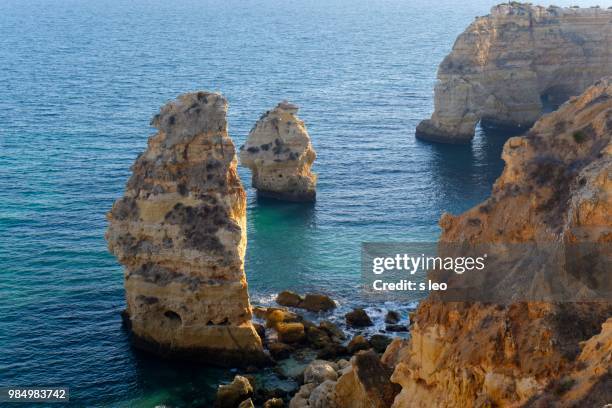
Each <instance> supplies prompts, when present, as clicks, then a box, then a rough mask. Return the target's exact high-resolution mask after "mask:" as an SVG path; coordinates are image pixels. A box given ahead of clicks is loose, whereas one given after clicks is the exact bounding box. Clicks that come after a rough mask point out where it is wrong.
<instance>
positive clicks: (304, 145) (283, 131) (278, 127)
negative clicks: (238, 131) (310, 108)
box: [240, 102, 317, 201]
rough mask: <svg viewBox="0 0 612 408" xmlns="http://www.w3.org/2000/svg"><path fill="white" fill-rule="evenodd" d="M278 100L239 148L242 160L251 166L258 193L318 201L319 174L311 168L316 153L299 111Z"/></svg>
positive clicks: (292, 199)
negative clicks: (317, 185) (316, 198)
mask: <svg viewBox="0 0 612 408" xmlns="http://www.w3.org/2000/svg"><path fill="white" fill-rule="evenodd" d="M297 111H298V107H297V106H295V105H293V104H290V103H288V102H281V103H279V104H278V105H277V106H276V108H274V109H272V110H271V111H268V112H266V113H265V114H264V115H263V116H262V117H261V118H260V119H259V120H258V121H257V123H256V124H255V126H254V127H253V129H252V130H251V132H250V133H249V136H248V139H247V141H246V143H245V144H244V145H243V146H242V147H241V148H240V162H241V164H242V165H243V166H246V167H248V168H250V169H251V171H252V173H253V180H252V181H253V187H254V188H256V189H257V192H258V194H260V195H263V196H268V197H272V198H277V199H281V200H287V201H315V197H316V190H315V188H316V182H317V177H316V176H315V175H314V174H313V173H312V172H311V171H310V168H311V166H312V163H313V162H314V160H315V158H316V154H315V151H314V149H313V148H312V145H311V144H310V136H309V135H308V132H307V131H306V127H305V126H304V122H302V121H301V120H300V119H299V118H298V117H297V116H296V113H297Z"/></svg>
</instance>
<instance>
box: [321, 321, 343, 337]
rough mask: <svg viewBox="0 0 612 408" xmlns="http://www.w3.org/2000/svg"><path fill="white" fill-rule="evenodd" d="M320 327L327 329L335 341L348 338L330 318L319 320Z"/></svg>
mask: <svg viewBox="0 0 612 408" xmlns="http://www.w3.org/2000/svg"><path fill="white" fill-rule="evenodd" d="M319 328H321V329H323V330H325V331H326V332H327V334H328V335H329V336H330V337H331V339H332V340H333V341H335V342H340V341H342V340H344V339H345V338H346V336H345V334H344V332H343V331H342V330H341V329H340V328H339V327H338V326H336V325H335V324H333V323H332V322H330V321H329V320H321V321H320V322H319Z"/></svg>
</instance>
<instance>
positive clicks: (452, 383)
mask: <svg viewBox="0 0 612 408" xmlns="http://www.w3.org/2000/svg"><path fill="white" fill-rule="evenodd" d="M611 140H612V80H610V79H605V80H601V81H599V82H597V83H596V84H595V85H594V86H592V87H590V88H588V89H587V90H586V91H585V92H584V93H583V94H582V95H581V96H579V97H578V98H571V99H570V100H569V101H568V102H567V103H565V104H564V105H563V106H561V108H560V109H559V110H558V111H556V112H554V113H552V114H549V115H546V116H544V117H543V118H541V119H540V120H539V121H538V122H537V123H536V124H535V125H534V127H533V128H532V129H531V130H530V131H529V132H528V133H527V135H526V136H524V137H515V138H511V139H510V140H509V141H508V142H507V143H506V145H505V147H504V152H503V159H504V161H505V162H506V166H505V169H504V172H503V174H502V176H501V177H500V178H499V179H498V180H497V182H496V183H495V185H494V188H493V192H492V195H491V197H490V198H489V199H487V200H486V201H485V202H484V203H482V204H480V205H478V206H476V207H475V208H472V209H471V210H469V211H467V212H466V213H464V214H462V215H460V216H451V215H445V216H443V217H442V219H441V221H440V225H441V227H442V229H443V232H442V236H441V242H442V243H447V242H448V243H464V242H468V243H473V244H477V243H485V244H488V243H500V244H503V243H546V242H563V243H568V244H569V243H596V244H598V245H600V246H598V248H603V250H604V251H606V250H607V251H609V248H610V246H609V244H610V243H611V242H612V217H611V216H610V214H611V213H612V180H611V178H612V177H611V176H612V142H611ZM606 244H607V245H606ZM604 255H605V256H610V254H609V252H605V254H604ZM585 262H586V264H584V265H583V268H582V269H581V272H582V273H583V274H586V273H588V272H589V267H588V262H589V260H588V259H585ZM524 272H525V275H526V276H528V274H529V271H524ZM610 316H612V304H611V303H607V302H593V303H578V302H575V303H573V302H566V303H544V302H520V303H514V304H510V305H493V304H482V303H468V302H449V303H445V302H440V301H436V300H435V298H433V297H432V296H430V298H428V299H427V300H426V301H424V302H422V303H421V304H420V305H419V308H418V310H417V312H416V314H415V316H414V319H413V326H412V329H411V340H410V342H409V344H408V345H407V346H405V347H402V348H401V349H400V350H394V351H393V353H391V354H393V355H394V357H393V358H394V359H395V360H396V361H395V364H396V368H395V371H394V373H393V376H392V378H391V380H392V381H394V382H396V383H399V384H400V385H401V386H402V391H401V392H400V394H399V395H398V396H397V397H396V399H395V401H394V405H393V406H394V407H441V406H444V407H477V406H478V407H479V406H524V405H526V406H531V405H530V404H532V403H534V401H536V400H537V401H540V402H542V404H540V405H533V406H561V407H563V406H602V405H603V404H604V403H605V402H606V401H608V402H609V401H610V400H612V395H611V393H612V387H610V386H609V385H610V381H611V377H610V370H611V368H612V355H611V354H610V350H611V348H612V343H611V342H612V337H611V336H610V329H611V326H610V320H608V323H605V324H604V322H605V321H606V320H607V319H608V318H609V317H610ZM602 325H603V332H601V334H599V333H600V331H602ZM594 336H596V337H594ZM585 341H586V343H584V342H585ZM395 347H396V349H397V345H395ZM602 350H603V351H602ZM545 402H547V403H548V405H547V404H545ZM598 404H599V405H598Z"/></svg>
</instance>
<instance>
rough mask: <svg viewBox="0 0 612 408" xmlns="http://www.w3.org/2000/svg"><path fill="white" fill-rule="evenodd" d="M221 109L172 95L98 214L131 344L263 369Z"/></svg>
mask: <svg viewBox="0 0 612 408" xmlns="http://www.w3.org/2000/svg"><path fill="white" fill-rule="evenodd" d="M226 113H227V101H226V99H225V98H224V97H223V96H222V95H220V94H217V93H209V92H197V93H189V94H185V95H181V96H179V97H178V99H177V100H175V101H172V102H169V103H168V104H167V105H165V106H164V107H162V109H161V111H160V113H159V114H158V115H156V116H155V117H154V118H153V120H152V125H153V126H155V127H156V128H157V129H158V130H159V131H158V132H157V134H155V135H154V136H152V137H151V138H150V139H149V142H148V148H147V150H146V151H145V152H144V153H143V154H141V155H140V156H139V157H138V158H137V160H136V162H135V163H134V165H133V167H132V176H131V178H130V179H129V181H128V183H127V186H126V189H125V194H124V196H123V197H122V198H120V199H119V200H117V201H116V202H115V203H114V205H113V207H112V210H111V211H110V213H109V214H108V221H109V228H108V231H107V234H106V238H107V241H108V245H109V249H110V251H111V252H112V253H113V254H115V256H117V258H118V259H119V261H120V262H121V263H122V264H123V265H124V267H125V289H126V300H127V310H126V318H127V319H126V320H127V323H128V325H129V326H130V327H131V331H132V333H133V339H134V344H135V345H136V346H138V347H140V348H143V349H146V350H149V351H152V352H155V353H157V354H160V355H163V356H168V357H179V358H188V359H191V360H194V359H198V360H202V361H205V362H206V363H209V364H215V365H221V366H230V365H247V364H259V363H262V362H264V361H265V355H264V353H263V349H262V342H261V339H260V338H259V336H258V334H257V332H256V331H255V329H254V327H253V325H252V323H251V306H250V303H249V296H248V293H247V282H246V278H245V273H244V254H245V249H246V194H245V191H244V189H243V187H242V184H241V183H240V179H239V178H238V174H237V172H236V163H237V161H236V154H235V148H234V144H233V142H232V140H231V139H230V137H229V136H228V134H227V121H226Z"/></svg>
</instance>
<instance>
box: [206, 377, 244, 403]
mask: <svg viewBox="0 0 612 408" xmlns="http://www.w3.org/2000/svg"><path fill="white" fill-rule="evenodd" d="M252 395H253V386H252V385H251V383H250V382H249V380H248V379H247V378H246V377H243V376H241V375H237V376H236V377H234V380H233V381H232V382H231V383H230V384H227V385H220V386H219V387H218V388H217V399H216V400H215V408H236V407H237V406H238V405H239V404H240V403H241V402H242V401H244V400H247V399H248V400H250V397H251V396H252ZM251 404H252V402H251ZM240 406H242V405H240Z"/></svg>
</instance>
